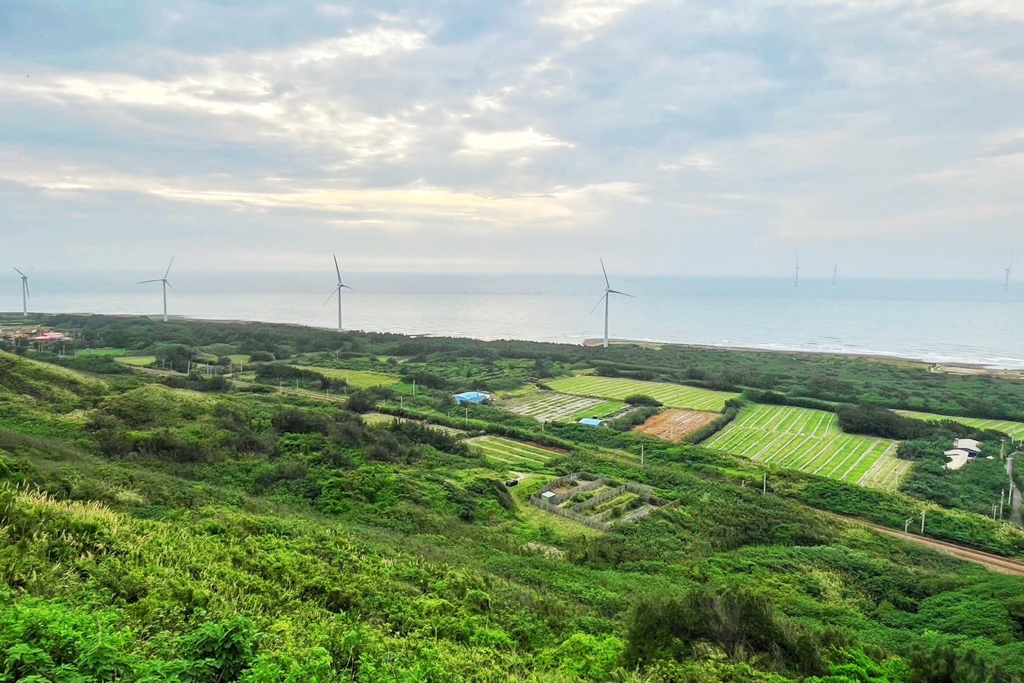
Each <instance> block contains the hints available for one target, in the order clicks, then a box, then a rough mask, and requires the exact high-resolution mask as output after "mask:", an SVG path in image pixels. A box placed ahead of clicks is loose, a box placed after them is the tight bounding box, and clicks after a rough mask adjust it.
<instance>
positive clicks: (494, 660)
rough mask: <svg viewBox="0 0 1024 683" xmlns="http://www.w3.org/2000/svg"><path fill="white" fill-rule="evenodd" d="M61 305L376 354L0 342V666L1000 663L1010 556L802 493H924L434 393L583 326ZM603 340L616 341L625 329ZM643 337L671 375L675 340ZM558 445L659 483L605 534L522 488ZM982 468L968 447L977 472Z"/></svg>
mask: <svg viewBox="0 0 1024 683" xmlns="http://www.w3.org/2000/svg"><path fill="white" fill-rule="evenodd" d="M70 324H71V325H73V326H74V327H76V328H77V329H80V330H81V331H82V332H83V334H84V341H85V343H87V344H91V345H94V346H95V347H97V348H98V347H111V348H118V349H124V350H130V351H132V352H135V353H139V354H143V353H144V354H147V355H153V356H156V355H158V354H157V350H158V345H159V349H164V350H166V352H167V353H168V354H173V356H174V357H175V358H180V357H181V351H180V349H179V347H184V348H185V351H184V354H185V355H186V356H188V359H189V360H203V361H204V362H209V359H211V358H213V359H217V358H223V357H227V356H229V355H232V354H246V355H248V356H250V361H251V362H252V363H254V364H256V366H258V367H256V368H255V369H254V370H253V371H254V372H257V374H258V370H260V369H262V368H263V367H273V368H275V369H273V370H269V372H271V373H277V372H281V373H287V372H289V370H278V369H277V368H281V367H288V366H285V365H284V363H285V362H286V361H287V362H288V363H289V365H292V364H294V365H302V366H307V365H315V366H318V367H323V368H346V369H351V370H362V371H372V372H387V373H390V374H391V375H394V376H396V377H399V378H400V379H401V380H402V381H401V382H400V383H399V384H396V385H394V386H393V387H392V388H388V389H381V388H376V389H367V390H362V391H358V392H349V395H348V396H347V397H340V396H337V395H336V394H332V395H327V394H326V387H324V386H323V385H321V384H319V382H320V379H321V378H322V377H323V378H326V376H324V375H317V373H316V372H315V369H314V370H309V369H307V368H305V367H303V368H301V369H298V370H297V372H298V373H300V374H297V375H292V376H291V380H292V381H291V387H292V388H291V390H286V391H273V390H270V389H267V390H266V391H254V390H253V387H252V386H249V384H248V382H240V383H238V384H237V385H236V384H232V383H231V382H230V381H227V380H224V379H223V378H217V377H213V378H206V377H200V376H198V375H193V376H191V377H186V376H179V375H170V376H164V375H159V374H142V373H131V374H123V373H118V372H105V371H104V370H103V368H105V367H106V366H107V363H102V364H99V363H98V361H90V363H97V365H96V366H95V367H94V368H91V369H90V368H88V367H85V366H83V367H82V368H81V369H83V370H85V371H86V372H87V373H88V374H81V373H78V372H74V371H72V370H71V369H69V368H66V367H59V366H57V365H55V364H50V363H40V362H37V361H36V360H30V359H28V358H21V357H16V356H14V355H9V354H5V353H0V680H34V681H107V680H144V681H234V680H242V681H277V680H291V681H317V680H318V681H333V680H338V681H461V680H482V681H509V680H513V681H514V680H522V681H528V680H529V681H601V680H614V681H648V682H650V683H654V682H661V681H664V682H666V683H668V682H669V681H695V682H696V681H718V680H731V681H782V680H794V679H804V680H820V681H823V682H824V681H828V682H829V683H840V682H843V681H906V682H908V683H909V682H911V681H936V682H937V681H985V680H994V681H1021V680H1024V580H1022V579H1019V578H1014V577H1008V576H1001V575H996V574H992V573H990V572H988V571H986V570H984V569H982V568H980V567H977V566H974V565H969V564H965V563H962V562H959V561H957V560H955V559H952V558H948V557H945V556H940V555H937V554H935V553H932V552H930V551H927V550H924V549H921V548H919V547H917V546H912V545H908V544H905V543H901V542H899V541H896V540H893V539H889V538H887V537H882V536H878V535H875V534H872V533H869V532H867V531H865V530H864V529H863V528H861V527H858V526H856V525H853V524H850V523H848V522H846V521H843V520H840V519H838V518H835V517H833V516H828V515H822V514H821V513H819V512H818V511H817V510H815V508H820V509H824V510H831V511H836V512H842V513H845V514H851V515H856V516H860V517H864V518H866V519H871V520H873V521H876V522H879V523H882V524H886V525H889V526H897V527H899V528H902V522H903V520H904V519H906V518H907V517H909V516H913V515H915V514H918V513H919V511H920V510H921V509H924V506H925V504H924V503H922V502H921V501H919V500H915V499H913V498H911V497H909V496H906V495H887V494H884V493H880V492H878V491H870V490H865V489H858V488H856V487H853V486H848V485H845V484H841V483H839V482H835V481H830V480H822V479H818V478H815V477H811V476H806V475H801V474H798V473H787V472H773V473H771V475H770V477H769V493H768V494H767V495H762V493H761V488H760V484H761V471H760V470H757V469H754V466H753V465H752V464H751V463H750V462H748V461H745V460H743V459H739V458H733V457H730V456H727V455H724V454H721V453H717V452H714V451H711V450H708V449H705V448H701V447H699V446H693V445H685V444H678V445H677V444H670V443H667V442H663V441H658V440H656V439H653V438H651V437H645V436H641V435H637V434H634V433H631V432H629V431H622V430H617V429H592V428H586V427H583V426H580V425H577V424H571V423H552V424H548V425H547V426H546V428H545V429H544V431H540V425H539V423H537V422H536V421H535V420H532V419H529V418H524V417H520V416H517V415H514V414H512V413H509V412H506V411H504V410H502V409H500V408H498V407H494V406H471V407H468V408H456V407H454V406H452V405H451V403H450V398H449V397H448V393H449V392H451V391H453V390H455V389H463V388H470V387H481V388H482V387H494V386H497V385H495V384H493V383H494V382H498V383H499V384H500V385H502V386H509V387H514V386H520V385H522V384H523V383H526V382H536V381H540V380H542V378H543V376H546V375H547V374H548V373H553V374H558V373H564V372H568V371H569V370H570V369H580V368H582V367H585V366H586V364H588V363H590V364H591V365H592V364H593V360H594V352H593V351H592V350H587V349H577V348H574V347H561V346H550V345H549V346H545V345H536V344H526V343H517V342H507V343H506V342H500V343H488V344H484V343H479V342H472V341H469V340H431V339H423V340H421V339H406V338H403V337H398V336H394V335H362V334H345V335H338V334H337V333H333V332H323V331H318V330H304V329H300V328H289V327H284V326H269V325H240V324H231V325H229V324H223V325H221V324H198V323H171V324H168V325H166V326H164V325H160V324H154V323H151V322H150V321H141V320H122V321H113V320H111V319H103V318H99V319H92V318H88V319H74V320H71V321H70ZM613 352H614V355H613V360H615V359H621V362H624V363H627V362H628V363H633V364H635V363H637V358H636V357H635V354H637V353H638V350H633V349H613ZM643 353H644V354H653V355H651V356H650V358H656V359H659V362H664V363H665V365H666V366H671V367H676V368H677V369H676V370H674V371H673V372H688V371H687V370H685V369H683V370H680V369H679V368H685V367H686V365H679V364H678V363H679V362H681V361H680V360H679V358H684V357H685V356H680V357H678V358H677V357H676V356H675V355H672V356H658V355H657V354H659V353H663V352H662V351H656V350H649V351H644V352H643ZM672 353H673V354H674V353H675V352H672ZM714 353H717V352H714ZM259 354H269V357H268V356H266V355H259ZM31 355H33V356H34V357H35V358H36V359H46V358H49V357H48V356H47V355H46V354H36V353H33V354H31ZM168 357H171V355H168ZM97 358H102V356H99V357H97ZM662 359H664V360H663V361H662ZM53 360H54V361H55V362H66V361H61V359H58V358H53ZM109 362H113V361H109ZM744 363H746V361H742V362H740V363H738V367H743V366H744ZM864 365H865V367H868V368H869V369H867V370H864V373H865V374H867V375H871V374H872V373H874V372H875V369H873V368H874V363H873V362H870V361H865V362H864ZM653 366H654V364H653V363H652V367H653ZM117 367H121V366H117ZM769 367H776V366H774V365H771V366H769ZM292 369H293V370H294V369H295V368H292ZM306 372H312V373H313V375H315V376H311V375H306V374H303V373H306ZM476 372H481V373H485V375H486V379H485V380H482V384H481V380H480V379H479V378H478V377H477V376H476V375H475V373H476ZM482 376H483V375H482ZM296 379H297V380H298V381H299V389H297V390H296V389H295V388H294V385H295V380H296ZM693 379H698V378H693ZM700 379H701V381H707V380H706V378H700ZM281 381H283V378H281V377H275V378H274V379H272V380H270V381H268V382H267V384H270V385H271V387H273V386H275V385H277V383H278V382H281ZM412 381H416V383H417V387H418V388H419V389H418V391H417V394H416V395H415V396H413V395H412V393H411V383H412ZM873 381H875V380H865V382H867V383H870V382H873ZM907 381H908V382H909V381H910V380H907ZM488 383H491V384H488ZM777 387H778V385H773V388H777ZM286 389H287V387H286ZM492 390H493V389H492ZM943 391H945V389H937V390H936V392H935V394H934V396H940V395H942V392H943ZM1013 391H1015V389H1006V390H1005V392H1008V393H1009V394H1012V392H1013ZM864 398H865V397H864V396H861V395H858V396H856V397H853V398H851V399H850V400H851V401H852V402H863V401H862V399H864ZM867 402H868V403H871V401H870V400H869V401H867ZM730 408H731V409H732V410H735V408H736V405H732V406H730ZM649 409H650V410H656V408H655V407H653V406H650V407H649ZM645 410H647V409H640V410H639V411H637V413H639V414H643V413H644V412H645ZM381 412H388V413H392V414H394V415H405V416H407V417H410V418H418V419H417V420H415V421H408V420H406V421H401V420H392V419H390V418H384V419H379V418H380V417H381V416H380V415H379V413H381ZM371 418H374V419H371ZM420 418H422V419H420ZM427 421H430V422H432V423H433V424H435V425H446V426H448V427H451V428H458V429H462V430H466V431H467V432H468V434H469V435H473V434H478V433H491V434H506V435H509V436H512V437H517V438H520V439H522V440H524V441H530V442H532V443H536V444H540V445H545V446H549V447H551V448H555V449H557V451H556V452H553V454H552V459H551V460H550V461H548V462H547V463H546V464H545V465H544V467H543V468H542V470H541V471H538V473H529V472H527V473H526V474H525V477H524V478H523V480H522V482H521V484H520V485H519V486H515V487H509V486H506V482H507V481H509V480H510V478H511V477H512V476H513V475H512V474H511V473H510V471H509V468H508V467H506V466H503V465H502V464H501V463H500V462H496V461H494V460H488V459H485V458H483V457H482V456H481V454H480V452H479V451H477V450H476V449H474V448H471V447H467V445H466V443H465V441H464V440H463V439H462V438H461V435H460V434H457V433H453V432H451V431H450V430H449V431H442V430H441V429H439V428H434V427H431V426H429V425H428V424H427ZM623 426H625V425H623ZM929 434H933V432H929ZM641 443H642V444H644V446H645V447H646V461H645V464H644V465H643V466H640V465H639V461H638V459H637V457H636V454H637V453H638V451H639V446H640V444H641ZM913 443H915V444H917V445H918V446H921V444H920V443H919V442H916V441H915V442H913ZM934 447H938V442H936V444H935V445H934ZM929 448H932V446H929ZM909 453H910V451H908V454H909ZM928 453H931V455H928ZM928 453H925V451H923V450H922V451H917V452H916V455H915V456H914V457H918V458H919V459H920V461H921V464H923V463H924V462H926V460H927V459H928V458H929V457H932V456H933V455H934V453H932V452H931V451H928ZM996 462H998V461H996ZM979 464H982V463H981V461H978V462H975V463H972V464H971V467H974V466H975V465H979ZM999 464H1001V462H1000V463H999ZM919 469H922V470H924V468H919ZM969 469H970V468H967V469H965V470H964V473H965V474H967V473H968V470H969ZM578 471H588V472H594V473H597V474H598V475H600V476H602V477H606V478H607V479H609V480H612V481H634V482H637V483H641V484H645V485H648V486H651V487H653V488H654V489H655V490H656V491H657V495H658V496H659V497H660V498H663V499H665V500H667V501H671V502H672V504H671V505H670V506H667V509H664V510H661V511H659V512H656V513H654V514H652V515H650V516H649V517H646V518H644V519H641V520H638V521H636V522H634V523H632V524H629V525H625V526H616V527H613V528H612V530H611V531H609V532H607V533H601V532H596V531H594V530H591V529H589V528H586V527H582V526H576V525H574V524H573V523H571V522H568V521H566V520H562V519H560V518H557V517H554V516H552V515H548V514H546V513H543V512H542V511H539V510H537V509H536V508H533V507H531V506H530V505H529V504H528V502H527V501H528V499H529V496H530V494H531V493H533V492H535V491H537V490H538V489H539V488H540V487H541V486H543V484H544V483H545V482H546V481H547V480H548V479H549V478H550V476H556V475H562V474H568V473H571V472H578ZM926 475H927V472H924V474H922V475H921V476H922V477H924V476H926ZM983 475H984V473H983V472H981V471H980V470H978V471H977V472H976V473H975V474H969V476H970V477H972V482H974V483H976V484H977V486H978V487H979V490H982V491H986V492H988V491H989V488H988V483H986V482H987V480H986V479H984V477H983ZM974 478H976V479H977V481H975V479H974ZM913 481H916V480H913ZM922 481H926V480H922ZM972 485H973V484H972ZM928 486H929V487H932V488H934V487H933V485H932V484H928ZM937 490H938V489H936V491H937ZM914 493H915V495H921V497H923V498H925V499H927V500H929V501H933V502H934V503H939V504H946V502H948V503H949V504H950V505H955V506H957V507H960V508H966V509H968V510H970V509H974V508H971V507H969V506H968V504H967V502H964V501H966V500H967V499H966V498H965V499H964V500H963V501H961V500H959V499H956V496H955V495H952V496H949V498H950V499H951V501H946V502H944V501H943V500H941V499H940V496H942V495H946V493H947V492H941V493H936V494H935V495H931V494H928V495H925V494H924V493H922V492H921V491H915V492H914ZM969 497H970V496H968V498H969ZM928 510H929V533H931V534H933V535H935V536H938V537H940V538H947V539H952V540H958V541H961V542H966V543H969V544H971V545H975V546H978V547H983V548H987V549H989V550H992V551H994V552H1000V553H1003V554H1008V555H1018V556H1024V533H1021V532H1019V531H1017V532H1015V531H1013V530H1012V529H1010V528H1009V527H1008V526H1007V525H1005V524H997V523H994V522H992V521H990V520H986V519H985V518H984V517H982V516H981V515H978V514H973V513H971V512H967V511H963V510H943V509H941V508H939V507H937V506H935V505H933V504H931V505H930V506H929V507H928ZM979 511H980V512H984V511H981V510H979ZM33 677H36V678H33Z"/></svg>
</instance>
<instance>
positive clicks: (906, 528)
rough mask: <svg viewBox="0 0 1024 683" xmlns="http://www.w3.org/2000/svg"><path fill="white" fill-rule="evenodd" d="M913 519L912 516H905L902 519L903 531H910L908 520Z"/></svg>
mask: <svg viewBox="0 0 1024 683" xmlns="http://www.w3.org/2000/svg"><path fill="white" fill-rule="evenodd" d="M913 519H914V518H913V517H907V518H906V519H905V520H903V533H908V532H909V531H910V522H911V521H912V520H913Z"/></svg>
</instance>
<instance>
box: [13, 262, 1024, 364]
mask: <svg viewBox="0 0 1024 683" xmlns="http://www.w3.org/2000/svg"><path fill="white" fill-rule="evenodd" d="M11 275H12V276H11V278H10V280H9V281H8V283H7V286H5V287H3V288H2V291H0V310H4V311H16V310H20V309H21V296H20V281H19V280H18V279H17V276H16V274H14V273H12V274H11ZM154 275H155V274H154V273H151V272H147V273H133V274H123V273H119V274H115V275H109V276H104V275H97V274H94V273H91V274H81V275H72V274H66V273H65V274H60V275H57V274H52V273H42V272H40V273H30V276H31V281H30V282H31V286H32V300H31V306H30V308H31V310H34V311H39V312H75V313H113V314H157V313H159V312H160V309H161V300H160V291H159V290H160V287H159V284H148V285H136V284H135V283H136V281H137V280H143V279H148V278H152V277H154ZM156 275H159V274H156ZM170 280H171V283H172V284H173V285H174V287H175V288H176V290H177V292H178V293H175V292H169V296H168V307H169V311H170V314H171V315H176V316H188V317H193V318H205V319H223V320H260V321H267V322H283V323H297V324H302V325H311V326H317V327H327V328H329V327H334V326H335V325H336V324H337V306H336V304H335V303H333V302H328V303H326V304H325V305H322V304H323V303H324V300H325V299H326V298H327V296H328V294H330V292H331V290H332V288H333V282H332V280H333V273H331V272H329V270H328V272H326V273H322V274H321V273H317V274H307V273H249V274H208V273H194V272H192V273H190V272H172V273H171V278H170ZM346 283H347V284H350V285H351V286H352V287H354V288H355V289H354V290H346V291H345V299H344V314H345V327H346V329H358V330H367V331H380V332H398V333H404V334H430V335H445V336H461V337H474V338H478V339H525V340H533V341H549V342H561V343H570V344H581V343H583V342H584V341H585V340H587V339H593V338H598V337H600V336H601V335H602V328H603V310H602V308H601V307H599V308H598V310H595V311H593V313H591V309H592V308H593V307H594V305H595V304H596V303H598V301H599V299H600V297H601V295H602V293H603V288H604V282H603V280H602V279H601V277H600V273H598V274H597V276H596V277H594V276H575V275H549V276H536V275H522V276H510V275H409V274H381V273H351V274H348V275H346ZM612 285H613V286H614V287H615V288H616V289H620V290H622V291H624V292H628V293H630V294H632V295H634V296H636V297H637V298H635V299H630V298H626V297H614V298H613V299H612V305H611V336H612V337H613V338H618V339H632V340H647V341H660V342H675V343H686V344H701V345H711V346H723V347H749V348H760V349H769V350H785V351H810V352H836V353H855V354H870V355H887V356H896V357H903V358H914V359H919V360H924V361H928V362H935V363H974V364H983V365H987V366H992V367H999V368H1013V369H1024V286H1015V285H1014V284H1013V283H1011V286H1010V287H1009V288H1008V289H1006V288H1004V287H1003V286H1002V282H998V281H967V280H965V281H923V280H866V279H865V280H854V279H850V280H840V281H839V282H838V283H837V284H836V285H835V286H833V285H832V283H831V281H830V280H810V279H808V280H802V281H801V282H800V286H799V287H794V286H793V283H792V281H791V280H786V279H770V278H749V279H745V278H677V277H636V276H633V277H626V276H622V277H616V278H614V280H613V282H612Z"/></svg>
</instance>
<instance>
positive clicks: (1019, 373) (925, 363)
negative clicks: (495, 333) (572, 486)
mask: <svg viewBox="0 0 1024 683" xmlns="http://www.w3.org/2000/svg"><path fill="white" fill-rule="evenodd" d="M37 315H40V316H44V317H45V316H56V315H66V316H75V317H90V316H102V317H108V318H122V319H124V318H140V317H141V318H148V319H150V320H154V321H159V320H160V318H161V316H160V315H135V314H127V313H115V314H108V313H82V312H75V313H68V312H65V313H39V314H37ZM0 316H10V317H12V318H14V317H16V315H15V313H10V312H5V313H0ZM169 317H170V320H172V321H179V322H197V323H220V324H230V325H284V326H288V327H305V328H310V329H321V330H331V329H333V328H332V327H327V326H319V325H308V324H303V323H296V322H276V321H269V320H246V319H237V318H202V317H193V316H185V315H172V316H169ZM8 324H16V321H14V320H12V321H11V322H10V323H8ZM347 331H353V332H360V333H377V334H397V335H401V336H405V337H409V338H411V339H415V338H425V337H426V338H429V337H437V338H455V339H475V340H478V341H485V342H487V341H524V342H532V343H540V344H562V345H566V344H568V345H573V346H576V345H578V346H584V347H590V348H593V347H599V346H601V344H602V343H603V340H602V339H601V338H586V339H583V340H582V341H581V342H564V341H563V342H558V341H550V340H548V341H544V340H535V339H519V338H486V337H479V336H473V335H469V334H465V335H459V334H441V335H439V334H432V333H410V332H394V331H387V330H347ZM609 341H610V343H611V344H614V345H618V346H627V345H628V346H641V347H647V348H660V347H665V346H672V347H681V348H689V349H701V350H709V351H739V352H754V353H775V354H785V355H809V356H832V357H836V358H855V359H860V360H876V361H881V362H892V363H912V364H914V365H917V366H920V367H923V368H927V369H928V370H929V371H930V372H937V373H946V374H961V375H985V376H991V377H999V378H1004V379H1017V380H1024V368H1015V367H1000V366H998V365H995V364H990V363H980V362H971V361H935V360H927V359H924V358H915V357H912V356H906V355H900V354H885V353H877V352H864V353H859V352H856V351H833V350H814V349H780V348H766V347H759V346H749V345H746V346H745V345H735V346H734V345H727V344H721V345H719V344H698V343H687V342H672V341H657V340H652V339H628V338H613V339H610V340H609Z"/></svg>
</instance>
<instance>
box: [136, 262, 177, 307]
mask: <svg viewBox="0 0 1024 683" xmlns="http://www.w3.org/2000/svg"><path fill="white" fill-rule="evenodd" d="M173 265H174V257H173V256H172V257H171V262H170V263H168V264H167V271H166V272H165V273H164V276H163V277H158V278H157V279H155V280H143V281H142V282H140V283H138V284H140V285H145V284H148V283H150V282H161V283H163V290H164V322H167V288H168V287H170V288H171V289H172V290H173V291H174V293H175V294H177V293H178V290H176V289H174V286H173V285H172V284H171V283H170V282H168V281H167V276H168V275H170V274H171V266H173Z"/></svg>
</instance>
